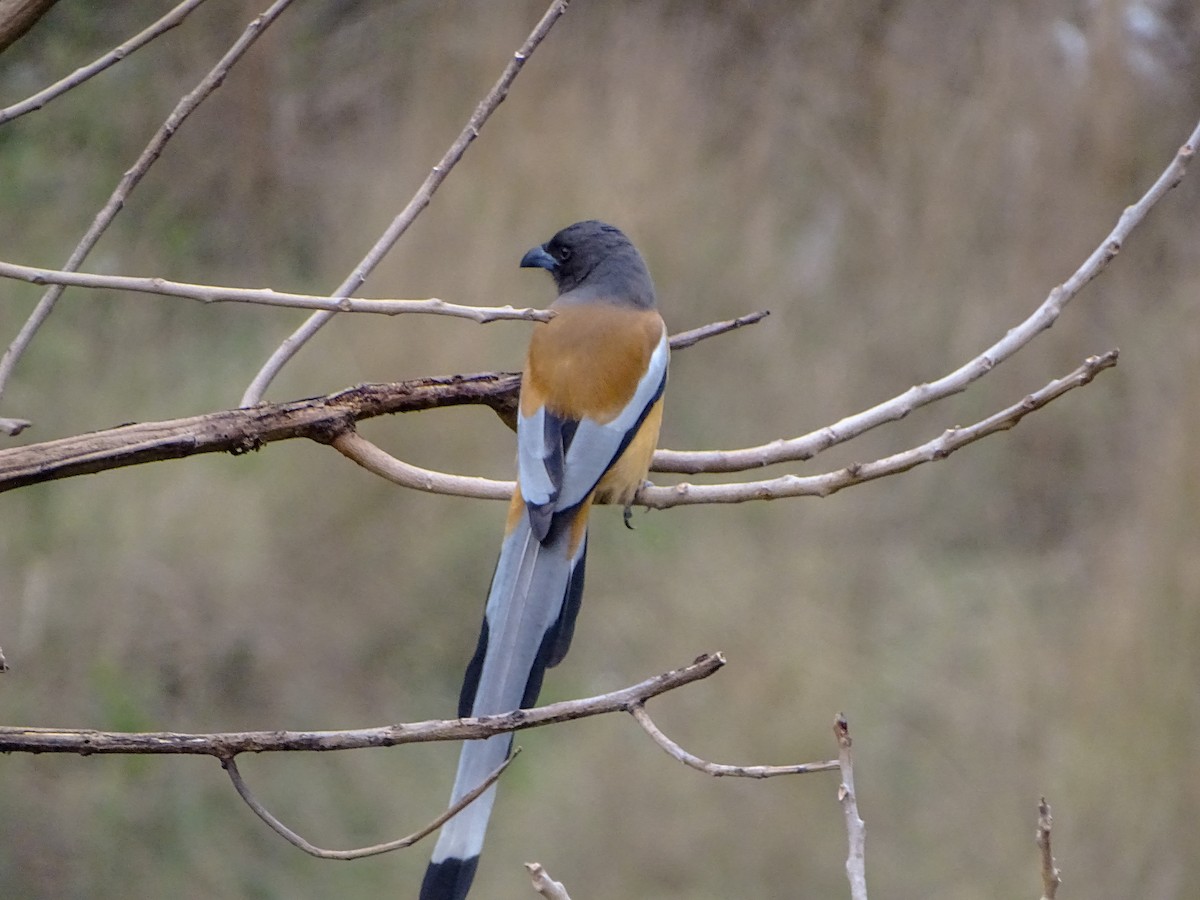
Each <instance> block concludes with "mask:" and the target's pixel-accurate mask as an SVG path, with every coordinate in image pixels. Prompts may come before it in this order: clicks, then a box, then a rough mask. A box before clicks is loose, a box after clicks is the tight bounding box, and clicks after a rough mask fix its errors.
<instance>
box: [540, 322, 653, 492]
mask: <svg viewBox="0 0 1200 900" xmlns="http://www.w3.org/2000/svg"><path fill="white" fill-rule="evenodd" d="M669 357H670V348H669V346H668V344H667V334H666V329H665V328H664V329H663V335H662V338H661V339H660V340H659V342H658V345H657V346H656V347H655V348H654V352H653V353H652V354H651V355H650V363H649V365H648V366H647V367H646V372H645V374H644V375H643V376H642V377H641V380H639V381H638V384H637V388H636V389H635V390H634V392H633V396H632V397H631V398H630V400H629V402H628V403H627V404H626V405H625V408H624V409H622V410H621V412H620V413H618V414H617V415H616V416H615V417H614V418H613V419H611V420H610V421H608V422H603V423H601V422H596V421H595V420H593V419H584V420H582V421H581V422H579V425H578V428H577V429H576V430H575V433H574V435H573V436H572V438H571V441H570V445H569V446H568V448H567V453H566V457H565V459H564V461H563V467H562V470H563V471H562V483H561V484H556V483H555V481H556V479H555V477H554V474H555V473H553V472H552V466H551V465H550V460H551V459H552V458H553V456H554V455H555V453H556V451H557V448H555V447H553V446H550V445H548V444H547V441H546V414H545V410H544V409H542V408H538V409H537V410H536V411H535V412H534V413H533V414H531V415H529V416H525V415H520V416H518V419H517V474H518V476H519V477H520V479H521V495H522V496H523V497H524V498H525V502H526V504H528V505H529V506H531V507H545V506H551V507H552V509H553V511H558V510H563V509H570V508H571V507H573V506H576V505H577V504H579V503H580V502H582V501H583V499H584V498H585V497H587V495H588V494H590V493H591V492H592V490H593V489H594V488H595V487H596V485H597V483H599V481H600V479H601V478H603V477H604V473H605V472H607V471H608V469H609V467H610V466H611V465H612V464H613V463H614V462H616V460H617V457H618V456H619V455H620V453H621V451H622V450H623V449H624V447H625V445H627V444H628V441H629V440H630V439H631V438H632V437H633V432H635V431H636V429H637V428H638V426H639V425H640V423H641V421H642V420H643V419H644V418H645V416H646V413H647V412H648V411H649V409H650V407H651V406H653V404H654V402H655V400H656V399H657V398H658V397H659V395H660V394H661V392H662V387H663V380H664V379H665V378H666V374H667V362H668V359H669Z"/></svg>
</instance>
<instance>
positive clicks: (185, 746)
mask: <svg viewBox="0 0 1200 900" xmlns="http://www.w3.org/2000/svg"><path fill="white" fill-rule="evenodd" d="M724 665H725V657H723V656H722V655H721V654H720V653H706V654H704V655H703V656H700V657H698V658H697V659H696V661H695V662H693V663H691V664H690V665H687V666H683V667H682V668H679V669H674V670H672V671H670V672H665V673H663V674H662V675H656V676H654V677H653V678H648V679H646V680H645V681H642V682H639V683H638V684H635V685H632V686H630V687H627V688H623V689H622V690H619V691H613V692H612V693H608V694H601V695H600V696H597V697H589V698H587V699H583V700H564V701H562V702H560V703H551V704H549V705H548V706H540V707H537V708H536V709H521V710H516V711H514V712H510V713H503V714H500V715H495V716H481V717H479V718H470V719H445V720H442V719H435V720H431V721H427V722H414V723H410V724H401V725H383V726H379V727H376V728H358V729H352V730H344V731H244V732H228V733H219V734H181V733H177V732H172V731H157V732H115V731H94V730H90V729H78V728H33V727H23V726H0V753H11V752H23V753H77V754H79V755H80V756H91V755H93V754H98V753H104V754H113V753H120V754H192V755H200V756H215V757H217V758H219V759H229V758H231V757H233V756H235V755H236V754H238V753H266V752H282V751H295V750H307V751H329V750H361V749H365V748H367V747H395V746H398V745H400V744H414V743H427V742H430V741H466V740H475V739H477V738H486V737H491V736H492V735H494V734H503V733H507V732H512V731H521V730H523V729H526V728H537V727H539V726H542V725H552V724H554V723H556V722H566V721H569V720H572V719H582V718H586V717H588V716H599V715H604V714H606V713H614V712H626V711H628V710H629V708H630V707H631V706H633V705H634V704H635V703H644V702H645V701H646V700H648V699H650V698H651V697H657V696H658V695H659V694H664V693H666V692H667V691H672V690H675V689H676V688H680V687H683V686H684V685H686V684H691V683H692V682H694V681H699V680H701V679H702V678H707V677H708V676H709V675H712V674H713V673H714V672H716V671H717V670H718V669H720V668H721V667H722V666H724Z"/></svg>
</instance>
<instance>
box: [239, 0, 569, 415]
mask: <svg viewBox="0 0 1200 900" xmlns="http://www.w3.org/2000/svg"><path fill="white" fill-rule="evenodd" d="M569 2H570V0H553V2H552V3H551V4H550V7H549V8H548V9H547V10H546V12H545V14H543V16H542V18H541V19H540V20H539V21H538V23H537V25H536V26H535V27H534V29H533V31H532V32H530V34H529V37H527V38H526V39H525V43H523V44H522V45H521V48H520V49H519V50H517V52H516V53H514V54H513V57H512V59H510V60H509V61H508V65H507V66H505V68H504V71H503V73H501V75H500V78H499V79H498V80H497V81H496V83H495V85H493V87H492V89H491V90H490V91H488V94H487V96H486V97H484V98H483V100H482V101H481V102H480V103H479V105H478V106H476V107H475V111H474V112H473V113H472V114H471V117H470V118H469V119H468V120H467V124H466V125H465V126H464V127H463V130H462V131H461V132H460V133H459V135H458V137H457V138H455V140H454V143H453V144H451V145H450V147H449V149H447V150H446V152H445V154H444V155H443V156H442V158H441V160H439V161H438V163H437V165H435V166H434V167H433V169H432V170H430V172H429V175H427V176H426V178H425V181H424V182H423V183H422V184H421V186H420V187H419V188H418V189H417V192H416V193H415V194H414V195H413V197H412V199H411V200H409V201H408V205H407V206H405V207H404V209H403V210H402V211H401V212H400V215H398V216H396V218H395V219H393V220H392V223H391V224H390V225H389V226H388V227H387V230H386V231H384V233H383V234H382V235H380V236H379V239H378V240H377V241H376V242H375V245H374V246H373V247H372V248H371V249H370V250H369V251H368V252H367V255H366V256H365V257H363V259H362V261H361V262H360V263H359V264H358V265H357V266H356V267H355V268H354V271H352V272H351V273H350V275H349V276H347V278H346V280H345V281H343V282H342V283H341V284H340V285H338V287H337V289H336V290H335V291H334V292H333V294H332V296H333V297H334V298H336V299H338V300H341V299H342V298H345V297H349V296H350V295H352V294H354V293H355V292H357V291H358V289H359V288H360V287H362V285H363V282H365V281H366V280H367V277H368V276H369V275H370V274H371V272H372V271H374V269H375V267H376V266H378V265H379V263H380V261H381V260H382V259H383V257H384V256H385V255H386V254H387V253H388V251H389V250H391V249H392V247H393V246H394V245H395V243H396V241H398V240H400V238H401V236H403V234H404V232H406V231H408V228H409V226H410V225H412V223H413V222H414V221H416V218H417V216H419V215H420V214H421V212H422V211H423V210H424V209H425V207H426V206H428V205H429V202H430V201H431V200H432V199H433V194H434V192H435V191H437V189H438V187H439V186H440V185H441V183H442V182H443V181H444V180H445V179H446V176H447V175H449V174H450V170H451V169H453V168H454V166H455V165H456V164H457V163H458V161H459V160H460V159H462V157H463V154H464V153H466V151H467V147H469V146H470V145H471V142H472V141H474V140H475V138H477V137H478V136H479V131H480V129H481V128H483V126H484V124H485V123H486V122H487V120H488V119H489V118H490V117H491V115H492V113H493V112H495V110H496V108H497V107H498V106H499V105H500V104H501V103H502V102H503V101H504V98H505V97H507V96H508V90H509V88H510V87H511V86H512V83H513V81H514V80H515V79H516V77H517V75H518V74H519V73H520V71H521V69H522V67H524V65H525V61H526V60H527V59H529V57H530V55H532V54H533V52H534V51H535V50H536V49H537V48H538V45H539V44H541V42H542V41H543V39H545V37H546V35H547V34H549V33H550V29H551V28H553V27H554V23H555V22H557V21H558V20H559V18H560V17H561V16H562V14H563V13H565V12H566V11H567V4H568V3H569ZM335 315H336V313H334V312H328V311H325V310H322V311H320V312H315V313H313V314H312V315H311V316H309V317H308V319H307V320H306V321H305V322H304V324H303V325H301V326H300V327H299V328H297V329H296V330H295V331H294V332H292V334H291V335H289V336H288V337H287V338H286V339H285V340H284V342H283V343H282V344H280V345H279V347H278V348H277V349H276V350H275V352H274V353H272V354H271V356H270V358H269V359H268V360H267V361H266V363H264V364H263V367H262V368H261V369H260V370H259V372H258V374H257V375H255V376H254V380H253V381H251V382H250V386H249V387H247V388H246V392H245V394H244V395H243V396H242V400H241V403H240V404H239V405H240V406H253V405H254V404H256V403H258V402H259V401H261V400H262V397H263V394H264V393H265V392H266V390H267V388H268V387H269V386H270V384H271V382H272V381H273V380H274V378H275V376H276V375H277V374H279V370H280V369H282V368H283V367H284V365H286V364H287V361H288V360H290V359H291V358H292V357H293V356H295V355H296V353H297V352H298V351H299V350H300V348H301V347H303V346H304V345H305V344H306V343H307V342H308V341H309V340H310V339H311V338H312V336H313V335H315V334H316V333H317V332H318V331H319V330H320V329H321V328H322V326H324V325H325V323H326V322H328V321H329V320H330V319H331V318H333V317H334V316H335Z"/></svg>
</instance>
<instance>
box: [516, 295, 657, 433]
mask: <svg viewBox="0 0 1200 900" xmlns="http://www.w3.org/2000/svg"><path fill="white" fill-rule="evenodd" d="M662 333H663V322H662V318H661V317H660V316H659V315H658V313H657V312H654V311H653V310H631V309H627V308H624V307H619V306H610V305H608V304H604V303H589V304H587V305H585V306H567V307H563V308H561V309H559V310H557V315H555V317H554V318H553V319H551V320H550V321H549V322H547V323H546V324H545V325H540V326H538V327H537V328H535V329H534V332H533V338H532V339H531V340H530V342H529V356H528V358H527V360H526V364H525V380H524V384H523V385H522V394H521V411H522V412H523V413H525V414H526V415H528V414H530V413H531V412H532V411H533V410H535V409H536V408H537V407H538V406H539V405H545V407H546V408H547V409H548V410H549V411H550V412H553V413H555V414H556V415H559V416H565V417H569V418H572V419H582V418H590V419H594V420H596V421H598V422H607V421H610V420H611V419H613V418H614V417H615V416H616V415H617V414H618V413H620V411H621V410H622V409H624V408H625V405H626V404H627V403H628V402H629V400H630V398H632V397H633V393H634V391H635V390H636V389H637V384H638V381H639V379H641V377H642V375H643V374H644V373H645V371H646V367H647V365H649V362H650V355H651V354H652V353H653V352H654V348H655V347H656V346H657V345H658V342H659V340H660V339H661V337H662Z"/></svg>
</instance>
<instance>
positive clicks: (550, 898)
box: [525, 862, 571, 900]
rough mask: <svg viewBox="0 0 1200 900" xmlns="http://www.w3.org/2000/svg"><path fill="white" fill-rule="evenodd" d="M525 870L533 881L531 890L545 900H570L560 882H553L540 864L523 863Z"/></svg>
mask: <svg viewBox="0 0 1200 900" xmlns="http://www.w3.org/2000/svg"><path fill="white" fill-rule="evenodd" d="M525 869H526V870H527V871H528V872H529V877H530V879H531V880H532V881H533V889H534V890H535V891H537V892H538V893H539V894H541V895H542V896H543V897H545V898H546V900H571V895H570V894H568V893H567V889H566V888H565V887H563V886H562V882H561V881H555V880H554V879H553V878H551V877H550V873H549V872H547V871H546V869H545V868H544V867H543V866H542V864H541V863H535V862H533V863H525Z"/></svg>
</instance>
